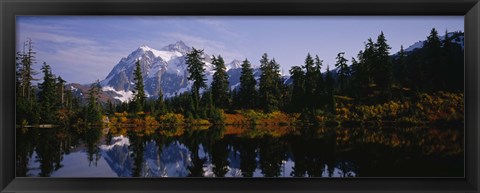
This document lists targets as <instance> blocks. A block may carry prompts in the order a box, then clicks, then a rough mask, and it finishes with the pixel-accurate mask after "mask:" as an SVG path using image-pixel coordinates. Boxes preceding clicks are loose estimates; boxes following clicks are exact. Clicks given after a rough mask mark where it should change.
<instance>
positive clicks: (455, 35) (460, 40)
mask: <svg viewBox="0 0 480 193" xmlns="http://www.w3.org/2000/svg"><path fill="white" fill-rule="evenodd" d="M447 36H448V37H449V38H450V39H451V40H450V41H451V42H452V43H455V44H459V45H460V46H462V49H465V36H464V34H463V33H459V32H450V33H448V34H447ZM438 38H439V39H440V41H444V40H445V36H439V37H438ZM425 42H427V40H423V41H418V42H415V43H414V44H412V45H411V46H409V47H408V48H406V49H405V52H411V51H414V50H415V49H419V48H423V45H425Z"/></svg>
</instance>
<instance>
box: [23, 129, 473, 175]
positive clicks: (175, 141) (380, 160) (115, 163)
mask: <svg viewBox="0 0 480 193" xmlns="http://www.w3.org/2000/svg"><path fill="white" fill-rule="evenodd" d="M16 149H17V155H16V157H17V159H16V160H17V168H16V172H17V176H19V177H21V176H28V177H37V176H40V177H463V175H464V159H463V128H455V127H450V128H417V127H413V128H286V127H264V128H261V127H259V128H243V127H231V126H227V127H220V128H219V127H210V128H208V127H204V128H182V127H178V128H103V129H102V128H81V129H74V128H50V129H46V128H30V129H24V130H21V129H19V130H17V147H16Z"/></svg>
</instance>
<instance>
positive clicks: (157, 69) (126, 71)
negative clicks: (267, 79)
mask: <svg viewBox="0 0 480 193" xmlns="http://www.w3.org/2000/svg"><path fill="white" fill-rule="evenodd" d="M449 36H451V38H452V42H453V43H457V44H460V45H461V46H462V48H463V47H464V35H463V33H457V32H451V33H449ZM444 38H445V37H444V36H441V37H440V39H442V40H443V39H444ZM425 41H426V40H423V41H419V42H416V43H414V44H413V45H411V46H409V47H407V48H406V49H405V52H407V54H408V52H413V51H415V50H416V49H419V48H422V47H423V45H424V43H425ZM191 49H192V48H191V47H190V46H188V45H186V44H185V43H184V42H183V41H177V42H175V43H173V44H169V45H166V46H165V47H163V48H161V49H158V50H157V49H154V48H151V47H148V46H145V45H144V46H141V47H139V48H137V49H136V50H134V51H133V52H132V53H130V54H129V55H128V56H127V57H124V58H121V59H120V61H119V62H118V63H117V64H116V65H115V66H114V67H113V69H112V70H111V71H110V73H109V74H108V75H107V76H106V78H105V79H104V80H102V81H100V84H101V86H102V91H103V92H102V93H101V95H100V96H101V101H103V102H105V101H107V100H110V101H112V102H126V101H128V100H130V99H131V98H132V97H133V92H132V89H133V84H134V81H133V70H134V68H135V62H136V61H137V60H139V61H140V65H141V68H142V72H143V78H144V84H145V91H146V94H147V97H149V98H154V99H156V98H157V97H158V93H159V91H160V89H162V91H163V95H164V97H166V98H169V97H172V96H175V95H177V94H181V93H183V92H185V91H189V90H190V89H191V86H192V82H191V81H188V80H187V77H188V71H187V64H186V55H187V53H188V52H190V51H191ZM397 54H398V53H395V54H393V55H392V57H394V56H395V55H397ZM203 57H204V58H205V69H206V71H205V78H206V79H207V85H210V83H211V82H212V75H213V73H214V72H215V71H214V70H213V64H212V63H211V55H209V54H207V53H205V54H204V56H203ZM241 64H242V62H241V61H240V60H236V59H235V60H233V61H231V62H229V63H227V64H226V65H225V66H226V69H227V74H228V75H229V83H230V88H231V89H233V88H235V87H236V86H239V85H240V74H241ZM332 73H333V75H334V76H335V74H336V69H332ZM260 74H261V72H260V69H259V68H258V67H257V68H254V76H255V78H256V79H257V80H258V79H259V78H260ZM284 78H285V82H286V83H287V84H288V83H290V82H291V81H289V76H288V75H285V76H284ZM67 86H68V87H67V88H69V89H71V90H72V91H73V93H74V95H76V96H79V97H86V96H87V91H88V88H89V87H90V85H81V84H76V83H72V84H68V85H67Z"/></svg>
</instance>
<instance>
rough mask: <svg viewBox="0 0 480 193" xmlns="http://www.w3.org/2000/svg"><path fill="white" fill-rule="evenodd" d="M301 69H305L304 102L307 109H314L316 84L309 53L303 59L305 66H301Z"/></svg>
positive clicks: (313, 66)
mask: <svg viewBox="0 0 480 193" xmlns="http://www.w3.org/2000/svg"><path fill="white" fill-rule="evenodd" d="M302 67H303V69H305V83H304V84H305V88H304V89H305V91H304V92H305V95H304V97H305V100H306V101H307V106H308V107H314V101H315V98H314V97H315V96H314V93H315V88H316V84H317V77H316V76H317V73H316V69H315V65H314V61H313V58H312V56H310V53H308V54H307V57H306V58H305V65H304V66H302Z"/></svg>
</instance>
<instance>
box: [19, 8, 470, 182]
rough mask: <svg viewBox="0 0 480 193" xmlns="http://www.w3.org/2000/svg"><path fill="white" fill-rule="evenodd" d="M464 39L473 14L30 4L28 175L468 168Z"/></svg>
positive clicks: (22, 102)
mask: <svg viewBox="0 0 480 193" xmlns="http://www.w3.org/2000/svg"><path fill="white" fill-rule="evenodd" d="M464 37H465V36H464V17H463V16H355V17H354V16H17V17H16V63H15V66H16V76H15V77H16V79H15V88H16V93H15V99H16V118H15V123H16V127H15V133H16V147H15V152H16V157H15V160H16V169H15V170H16V177H100V178H105V177H109V178H111V177H114V178H117V177H123V178H130V177H136V178H137V177H142V178H152V177H153V178H162V177H173V178H188V177H197V178H198V177H214V178H216V177H237V178H243V177H256V178H270V177H275V178H276V177H289V178H294V177H300V178H353V177H355V178H371V177H381V178H384V177H402V178H405V177H409V178H410V177H416V178H418V177H420V178H431V177H434V178H443V177H459V178H463V177H464V176H465V163H464V161H465V153H464V151H465V148H464V145H465V140H464V137H465V136H464V135H465V130H464V125H465V118H464V111H465V106H464V105H465V101H464V100H465V99H464V93H465V88H464V77H465V76H464V70H465V67H464V44H465V43H464ZM12 65H13V64H12Z"/></svg>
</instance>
